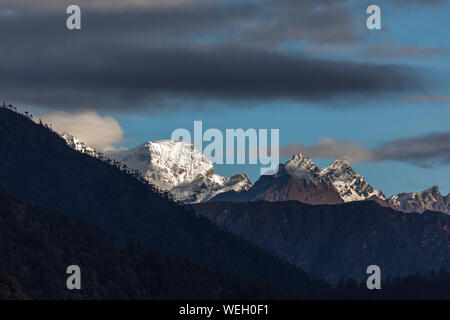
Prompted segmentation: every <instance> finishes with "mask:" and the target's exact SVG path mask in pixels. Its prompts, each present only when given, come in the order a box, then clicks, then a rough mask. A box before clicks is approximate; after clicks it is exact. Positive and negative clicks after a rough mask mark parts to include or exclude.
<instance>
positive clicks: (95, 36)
mask: <svg viewBox="0 0 450 320" xmlns="http://www.w3.org/2000/svg"><path fill="white" fill-rule="evenodd" d="M350 3H351V1H347V0H333V1H330V0H317V1H306V0H299V1H290V0H276V1H275V0H262V1H261V3H258V2H255V1H240V2H236V1H230V2H225V1H206V0H199V1H190V0H189V1H181V0H180V1H176V2H171V1H140V0H134V1H126V2H122V1H118V0H117V1H116V0H114V1H104V0H97V1H85V0H80V1H79V5H80V6H81V7H82V25H83V27H82V30H81V31H76V32H73V31H68V30H67V29H66V28H65V23H64V20H65V18H66V15H65V11H64V10H63V11H61V8H63V9H64V8H65V5H66V4H67V5H68V4H70V3H66V2H65V1H61V2H55V1H43V2H41V1H39V2H37V1H34V2H32V4H31V5H29V6H26V5H25V4H30V2H29V1H24V0H14V1H10V0H5V1H3V2H2V4H1V5H0V10H10V11H9V12H12V14H9V15H7V16H5V17H2V19H0V37H1V38H2V40H3V43H5V44H8V45H7V46H4V47H3V48H2V50H0V61H1V62H0V73H1V74H2V77H1V78H0V86H1V88H2V93H3V95H4V98H5V99H7V100H8V101H13V102H16V103H20V104H32V105H37V106H43V107H48V108H53V109H67V110H70V111H73V110H75V109H85V108H91V109H96V110H110V109H114V110H124V111H126V110H127V109H133V108H135V109H136V108H140V109H144V108H150V109H151V110H152V109H153V110H154V109H158V108H168V107H173V106H176V107H180V106H195V105H198V104H201V103H202V102H204V101H219V102H232V104H233V105H235V106H236V107H239V106H240V105H242V104H240V102H244V103H246V102H249V101H250V102H252V103H254V102H255V101H256V102H261V101H268V100H280V101H285V100H289V101H295V102H299V101H300V102H304V101H306V102H311V101H312V102H316V103H319V104H321V105H327V106H329V105H331V106H336V105H344V104H345V103H342V104H341V103H335V102H336V101H337V102H341V101H342V100H354V99H357V98H359V99H361V100H362V99H367V98H370V97H377V98H378V97H382V96H390V95H392V94H402V93H403V92H414V91H415V92H417V90H422V89H423V86H424V84H423V80H422V77H421V73H420V72H418V71H417V70H416V69H414V68H412V67H407V66H404V65H395V64H368V63H353V62H349V61H346V60H332V59H314V58H311V57H309V56H306V55H299V54H287V53H283V51H281V50H280V49H279V47H278V46H279V45H280V44H282V43H288V42H292V41H294V42H295V41H308V43H309V44H314V43H316V44H321V43H327V44H329V43H349V42H353V41H359V40H361V39H360V38H361V34H360V32H359V31H360V27H361V24H360V23H359V24H358V23H357V21H359V20H358V19H360V17H358V19H357V17H355V16H354V13H353V11H352V7H351V6H349V4H350ZM124 4H126V6H125V5H124ZM83 8H84V9H83ZM363 12H364V11H363ZM355 19H356V20H355ZM358 26H359V27H358Z"/></svg>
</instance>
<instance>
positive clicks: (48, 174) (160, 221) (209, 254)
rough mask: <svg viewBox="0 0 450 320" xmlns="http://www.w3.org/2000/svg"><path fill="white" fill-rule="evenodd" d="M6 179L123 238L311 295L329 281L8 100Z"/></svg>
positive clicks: (9, 185)
mask: <svg viewBox="0 0 450 320" xmlns="http://www.w3.org/2000/svg"><path fill="white" fill-rule="evenodd" d="M0 163H1V166H0V186H4V187H6V189H7V190H8V191H9V192H11V193H12V194H14V195H16V196H17V197H18V198H19V199H21V200H23V201H24V202H25V203H27V204H37V205H39V206H42V207H44V208H46V209H54V210H56V211H58V212H61V213H62V214H65V215H67V216H68V217H70V218H71V219H73V220H79V219H85V220H86V221H87V222H88V223H90V224H92V225H96V226H99V227H101V228H102V229H104V230H105V231H106V232H107V234H109V235H113V236H114V237H115V238H116V240H117V241H118V242H119V243H125V242H126V241H127V240H128V239H129V238H130V237H131V236H132V237H134V238H135V239H136V241H137V242H138V243H139V244H140V245H142V247H143V248H145V249H154V250H156V251H158V252H162V253H168V254H171V255H175V256H183V257H187V258H189V259H191V260H192V261H195V262H198V263H200V264H203V265H205V266H206V267H207V268H208V269H210V270H214V271H217V272H222V273H225V274H232V275H239V276H241V277H244V278H257V279H264V281H268V282H272V283H276V284H277V285H278V286H280V287H282V288H283V289H284V290H285V291H288V292H295V294H296V295H297V296H298V297H301V296H305V297H311V295H312V293H311V292H310V289H312V288H314V290H319V291H320V288H321V287H322V286H323V284H322V283H321V282H317V281H315V280H311V278H310V277H309V276H308V275H307V274H306V273H305V272H303V271H300V270H299V269H298V268H296V267H293V266H291V265H289V264H288V263H285V262H284V261H282V260H278V259H276V258H274V256H273V255H272V254H271V253H270V252H269V251H265V250H263V249H260V248H259V247H257V246H256V245H253V244H250V243H248V242H246V241H244V240H242V239H240V238H237V237H236V236H234V235H232V234H231V233H229V232H226V231H222V230H220V229H219V228H218V227H216V226H215V225H214V224H213V223H211V222H210V221H209V220H208V219H206V218H203V217H198V216H196V215H195V213H194V212H193V211H192V210H191V209H188V208H185V207H181V206H179V205H177V204H176V203H173V202H171V201H169V200H167V199H165V198H163V197H161V196H160V195H159V194H157V193H155V192H154V191H152V190H151V189H150V188H149V187H148V185H145V184H143V183H141V182H140V181H138V180H137V179H135V178H134V177H132V176H130V175H128V174H126V173H124V172H122V171H120V170H119V169H117V168H116V167H114V166H111V165H109V164H107V163H105V162H103V161H101V160H99V159H95V158H92V157H90V156H88V155H84V154H81V153H79V152H77V151H74V150H72V149H71V148H69V147H68V146H67V145H66V143H65V142H64V140H63V139H61V138H60V137H59V136H58V135H57V134H56V133H54V132H52V131H51V130H49V129H47V128H45V127H44V126H42V125H38V124H36V123H34V122H33V121H31V120H30V119H29V118H27V117H25V116H22V115H20V114H17V113H15V112H12V111H10V110H7V109H4V108H0Z"/></svg>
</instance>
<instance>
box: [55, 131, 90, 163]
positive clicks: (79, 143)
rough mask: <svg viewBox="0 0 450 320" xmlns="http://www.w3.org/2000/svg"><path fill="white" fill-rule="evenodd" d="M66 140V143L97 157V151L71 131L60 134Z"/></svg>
mask: <svg viewBox="0 0 450 320" xmlns="http://www.w3.org/2000/svg"><path fill="white" fill-rule="evenodd" d="M59 135H60V136H61V137H62V138H63V139H64V140H66V143H67V145H68V146H69V147H71V148H73V149H75V150H77V151H79V152H81V153H86V154H88V155H90V156H92V157H97V156H98V154H97V152H96V151H95V150H94V149H92V148H90V147H88V146H87V145H86V144H85V143H84V142H83V141H81V140H80V139H78V138H77V137H74V136H73V135H71V134H70V133H67V132H63V133H60V134H59Z"/></svg>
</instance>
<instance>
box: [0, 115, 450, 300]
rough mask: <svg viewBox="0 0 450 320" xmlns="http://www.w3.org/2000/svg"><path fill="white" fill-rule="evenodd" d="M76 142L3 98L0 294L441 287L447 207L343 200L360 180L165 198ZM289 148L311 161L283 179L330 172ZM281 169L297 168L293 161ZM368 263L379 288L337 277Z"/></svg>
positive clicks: (406, 293) (273, 293)
mask: <svg viewBox="0 0 450 320" xmlns="http://www.w3.org/2000/svg"><path fill="white" fill-rule="evenodd" d="M68 137H69V136H66V138H68ZM72 142H73V144H72V145H68V143H67V141H66V140H64V139H62V138H61V136H60V135H58V134H57V133H55V132H53V131H52V130H49V128H48V127H47V126H46V125H44V124H38V123H35V122H34V121H32V120H31V119H30V118H29V117H26V116H23V115H21V114H18V113H16V112H13V111H11V110H8V109H5V108H0V163H1V165H0V188H3V190H1V191H0V230H1V231H2V232H1V233H0V297H3V296H5V297H12V298H14V297H16V298H18V297H23V296H26V297H30V298H58V299H62V298H64V299H66V298H67V299H78V298H94V299H101V298H120V299H122V298H124V299H126V298H158V297H161V298H170V299H177V298H178V299H180V298H183V299H184V298H204V297H205V296H207V297H206V298H218V299H222V298H234V297H236V298H239V299H241V298H246V299H247V298H249V299H251V298H253V299H258V298H263V299H264V298H265V299H277V298H296V299H302V298H303V299H306V298H315V299H318V298H322V299H326V298H333V297H334V298H350V299H354V298H361V297H366V298H371V297H379V298H386V297H391V298H401V297H409V298H417V297H438V298H442V297H445V296H446V294H447V291H446V284H448V283H449V276H448V272H446V271H445V270H448V269H449V263H448V261H449V256H448V230H449V219H450V217H449V216H448V215H445V214H443V213H436V212H429V211H426V212H424V214H416V213H405V214H402V213H399V212H398V211H395V210H393V209H392V208H384V207H382V206H380V205H379V204H377V203H375V202H374V201H347V202H345V201H344V199H343V198H342V197H341V194H343V195H347V194H352V195H354V193H353V191H354V192H355V193H356V194H358V195H363V196H369V195H370V194H372V193H374V192H376V191H375V190H373V188H372V189H370V188H369V187H368V186H367V185H365V184H364V183H363V182H362V180H360V182H359V183H358V186H359V188H357V189H354V190H353V191H350V193H347V192H342V193H339V192H338V191H337V189H336V187H333V188H334V189H333V188H331V187H330V186H332V183H331V184H330V182H327V183H325V184H324V185H326V186H327V187H330V192H331V191H333V192H334V194H335V195H337V197H338V198H336V199H337V200H339V198H340V200H339V201H340V202H341V203H337V204H329V205H320V204H316V205H310V204H305V203H301V202H299V201H278V202H268V201H250V202H246V203H231V202H205V203H198V204H189V205H188V204H184V203H182V202H174V201H172V200H171V198H170V197H167V196H166V193H163V192H160V190H159V189H160V187H158V188H156V187H155V186H154V185H153V184H152V183H150V182H149V181H148V179H145V178H144V177H143V176H141V175H138V174H135V171H136V170H135V169H133V170H131V171H130V170H129V168H128V167H127V166H126V165H125V164H124V163H122V162H121V161H118V160H111V159H108V158H107V157H105V156H104V155H102V154H101V153H98V152H95V153H93V154H91V155H89V153H87V152H86V150H88V149H87V148H88V147H87V148H86V146H83V145H81V144H82V142H80V141H79V140H74V139H72ZM77 145H78V147H77V148H78V150H74V149H76V148H74V146H77ZM80 151H81V152H80ZM92 155H94V156H92ZM297 158H299V159H298V160H300V158H304V159H303V160H302V161H296V162H295V163H297V162H298V164H300V163H302V164H305V166H306V167H307V168H308V170H299V171H298V172H296V173H297V176H295V177H294V176H293V175H291V174H287V175H286V176H288V177H290V179H297V180H296V181H301V180H299V178H304V177H305V176H308V178H311V179H309V180H313V181H312V182H314V179H316V178H317V179H321V180H324V181H333V177H332V176H333V175H334V174H332V173H326V174H321V172H322V171H324V170H319V171H317V169H315V168H314V166H313V164H312V162H310V161H306V160H307V159H306V157H303V156H301V155H299V156H298V157H297ZM161 159H163V158H161ZM200 159H201V160H202V161H203V159H202V158H200ZM175 162H176V161H175ZM293 163H294V162H293ZM188 167H189V165H188ZM287 167H288V169H287V170H288V171H290V172H293V171H296V170H295V168H296V166H292V168H290V167H291V165H287ZM194 169H197V168H196V167H194ZM310 169H312V170H310ZM189 170H190V169H189ZM199 171H200V172H204V171H202V170H199ZM310 171H314V173H313V174H310ZM192 172H196V171H195V170H194V171H191V173H192ZM209 172H211V169H209ZM299 173H301V174H299ZM281 174H282V172H280V175H281ZM212 175H214V171H212ZM190 176H193V177H197V178H196V179H193V181H195V180H198V178H202V177H203V176H202V174H200V175H196V174H190ZM338 176H340V175H338ZM166 177H170V175H166ZM209 177H211V175H210V176H209ZM183 181H184V180H183ZM352 181H353V180H352ZM310 182H311V181H310ZM181 184H183V183H181ZM313 184H314V183H313ZM255 185H256V184H255ZM252 188H253V187H251V188H249V189H248V190H247V191H246V190H243V191H241V192H236V193H237V194H239V193H247V192H249V191H250V190H251V189H252ZM341 189H342V188H341ZM344 189H345V188H344ZM344 189H342V190H344ZM342 190H341V191H342ZM226 192H228V191H226ZM221 194H225V192H222V193H221ZM370 197H372V195H370ZM369 199H370V198H369ZM337 200H336V201H337ZM73 263H79V264H81V265H82V268H83V269H82V270H83V274H86V281H87V283H86V284H87V285H88V286H87V287H86V289H87V291H84V292H82V293H79V294H77V293H74V294H70V293H68V292H67V291H66V290H65V287H64V286H65V281H63V280H64V279H65V276H66V274H65V267H66V266H67V265H70V264H73ZM368 264H380V265H381V266H382V270H383V278H384V280H383V281H384V282H383V284H384V290H383V291H382V292H381V293H373V292H368V290H367V289H365V286H364V285H362V286H359V285H358V284H357V283H356V282H355V283H354V282H349V281H344V282H342V281H340V280H338V279H344V278H348V277H352V278H354V279H357V280H358V281H359V280H360V279H361V277H366V276H367V275H366V273H365V267H367V265H368ZM305 269H307V270H308V271H309V273H307V272H305V271H304V270H305ZM438 269H442V271H441V272H439V273H432V274H430V276H420V275H419V276H416V277H412V278H411V277H409V278H405V279H404V280H402V279H397V278H396V279H394V280H392V281H391V280H387V279H386V278H385V277H397V276H404V275H406V274H408V273H415V272H421V273H426V272H428V271H437V270H438ZM149 270H150V271H149ZM311 274H313V276H312V275H311ZM319 278H322V279H319ZM324 279H326V280H327V281H332V282H333V283H337V287H336V288H332V287H331V286H330V285H329V284H328V283H327V282H326V281H324ZM411 283H413V284H414V287H413V288H412V287H411ZM447 287H448V286H447ZM389 288H393V289H392V291H391V290H390V289H389ZM417 288H419V289H417ZM422 289H423V290H424V291H421V290H422ZM418 290H419V291H418ZM418 292H419V294H418ZM80 294H81V295H80Z"/></svg>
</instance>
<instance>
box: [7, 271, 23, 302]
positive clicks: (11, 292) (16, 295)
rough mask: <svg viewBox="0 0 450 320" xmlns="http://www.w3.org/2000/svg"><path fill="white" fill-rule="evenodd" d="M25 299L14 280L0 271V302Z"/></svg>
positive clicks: (20, 288)
mask: <svg viewBox="0 0 450 320" xmlns="http://www.w3.org/2000/svg"><path fill="white" fill-rule="evenodd" d="M24 299H27V297H26V296H25V294H24V293H23V291H22V287H21V286H20V284H19V283H18V282H17V280H16V279H14V278H13V277H11V276H10V275H8V274H7V273H5V272H4V271H1V270H0V300H24Z"/></svg>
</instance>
